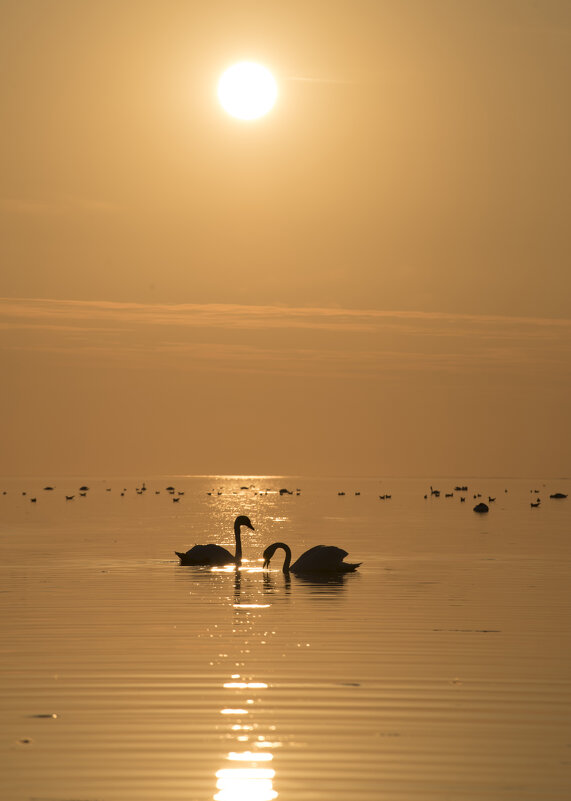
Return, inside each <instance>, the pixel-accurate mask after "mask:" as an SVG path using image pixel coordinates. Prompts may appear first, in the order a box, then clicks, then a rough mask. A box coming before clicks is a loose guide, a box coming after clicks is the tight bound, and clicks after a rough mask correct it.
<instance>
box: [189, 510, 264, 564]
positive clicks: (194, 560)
mask: <svg viewBox="0 0 571 801" xmlns="http://www.w3.org/2000/svg"><path fill="white" fill-rule="evenodd" d="M242 526H246V528H249V529H250V531H254V526H253V525H252V523H251V522H250V518H249V517H246V515H238V517H237V518H236V520H235V521H234V537H235V538H236V555H235V556H232V554H231V553H230V551H228V550H226V548H223V547H222V546H221V545H215V544H214V543H209V544H208V545H195V546H194V548H191V549H190V550H189V551H187V552H186V553H180V552H179V551H175V553H176V555H177V556H178V558H179V559H180V563H181V565H229V564H232V563H234V564H240V561H241V559H242V540H241V538H240V529H241V527H242Z"/></svg>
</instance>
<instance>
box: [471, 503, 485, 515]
mask: <svg viewBox="0 0 571 801" xmlns="http://www.w3.org/2000/svg"><path fill="white" fill-rule="evenodd" d="M474 511H475V512H479V513H480V514H483V513H485V512H488V511H489V508H488V505H487V504H485V503H477V504H476V505H475V506H474Z"/></svg>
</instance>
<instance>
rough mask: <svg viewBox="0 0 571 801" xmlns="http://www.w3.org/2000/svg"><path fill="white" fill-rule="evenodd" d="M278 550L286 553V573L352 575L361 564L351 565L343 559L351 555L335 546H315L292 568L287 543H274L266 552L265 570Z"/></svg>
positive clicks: (284, 569)
mask: <svg viewBox="0 0 571 801" xmlns="http://www.w3.org/2000/svg"><path fill="white" fill-rule="evenodd" d="M278 548H283V550H284V551H285V559H284V565H283V572H284V573H286V574H287V573H289V572H291V573H350V572H351V571H353V570H356V569H357V568H358V567H359V565H360V564H361V562H357V563H356V564H350V563H349V562H344V561H343V559H344V558H345V557H346V556H348V555H349V554H348V553H347V551H344V550H343V549H342V548H336V547H335V545H315V546H314V547H313V548H310V549H309V551H306V552H305V553H303V554H302V555H301V556H300V557H299V559H297V560H296V561H295V562H294V563H293V565H291V567H290V562H291V548H290V547H289V545H286V543H285V542H274V543H272V544H271V545H268V547H267V548H266V550H265V551H264V568H268V567H269V566H270V560H271V558H272V556H273V555H274V554H275V552H276V551H277V549H278Z"/></svg>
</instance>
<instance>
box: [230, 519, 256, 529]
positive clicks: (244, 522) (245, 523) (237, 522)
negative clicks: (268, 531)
mask: <svg viewBox="0 0 571 801" xmlns="http://www.w3.org/2000/svg"><path fill="white" fill-rule="evenodd" d="M234 525H235V526H236V528H241V527H242V526H246V528H249V529H250V531H254V526H253V525H252V523H251V521H250V518H249V517H246V515H240V516H239V517H237V518H236V520H235V522H234Z"/></svg>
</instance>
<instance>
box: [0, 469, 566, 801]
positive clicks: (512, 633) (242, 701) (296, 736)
mask: <svg viewBox="0 0 571 801" xmlns="http://www.w3.org/2000/svg"><path fill="white" fill-rule="evenodd" d="M47 483H52V484H53V485H54V486H55V490H54V491H52V492H48V491H43V490H42V487H43V486H45V485H46V484H47ZM81 483H82V481H78V480H76V479H65V480H64V479H58V480H53V479H52V480H51V482H49V479H38V480H19V481H15V480H14V481H7V480H5V481H3V482H2V480H0V492H2V491H6V494H5V495H1V494H0V521H1V524H0V549H1V554H0V565H1V575H2V582H1V585H0V592H1V594H2V600H3V604H2V615H3V619H2V639H1V641H0V648H1V653H2V659H1V674H0V675H1V685H0V692H1V698H2V709H3V714H2V724H1V764H0V783H1V784H2V785H3V788H2V794H1V797H2V798H3V799H6V801H32V800H33V801H131V799H137V801H175V800H176V801H206V800H207V799H216V801H269V800H270V799H272V798H279V799H281V801H321V800H323V801H325V800H327V801H348V800H349V799H355V800H356V801H373V799H374V800H375V801H377V800H378V801H385V800H386V801H389V800H390V801H420V799H422V801H447V800H448V799H449V800H450V801H463V800H464V799H486V801H495V800H496V799H506V800H507V799H514V801H516V799H517V801H523V799H537V801H568V799H569V798H571V725H570V721H571V716H570V704H569V702H570V700H571V692H570V680H571V670H570V664H571V660H570V656H571V654H570V651H571V647H570V642H571V640H570V637H569V607H570V600H571V589H570V583H569V561H570V558H569V557H570V550H569V540H570V537H571V526H570V519H571V515H570V511H571V506H570V503H571V482H570V481H568V480H562V481H552V480H549V481H542V480H536V481H532V480H517V481H515V480H506V479H502V480H493V479H489V480H487V479H461V480H460V481H459V482H458V481H455V480H451V479H439V480H432V481H428V480H426V481H424V480H420V479H414V480H412V479H411V480H404V479H398V480H373V479H364V480H363V479H335V480H333V479H328V480H316V479H306V478H290V477H288V478H261V479H260V478H244V477H237V478H236V477H234V478H223V477H214V478H213V477H210V478H181V477H174V478H173V477H166V478H154V479H150V478H147V481H146V486H147V490H146V492H145V493H143V494H142V495H138V494H137V493H136V491H135V487H136V486H138V485H140V482H139V483H137V481H136V480H134V479H121V480H120V481H115V480H113V481H107V482H105V481H103V480H101V479H98V480H88V481H86V483H87V484H88V485H89V487H90V489H89V491H88V493H87V496H86V497H80V496H79V494H78V487H79V485H80V484H81ZM430 483H432V484H433V485H434V486H435V487H436V486H437V487H438V488H439V489H441V491H442V495H441V497H440V498H438V499H436V498H430V497H429V498H427V499H425V498H424V495H425V493H427V492H429V484H430ZM455 483H462V484H464V483H465V484H467V485H468V486H469V491H468V492H467V493H457V492H456V493H454V497H452V498H445V497H444V493H445V491H446V492H448V491H450V490H451V489H452V488H453V486H454V484H455ZM169 484H173V485H174V486H175V487H176V489H177V491H180V492H184V495H180V496H177V497H180V501H179V502H177V503H173V500H172V497H171V496H170V495H169V494H168V493H166V492H165V487H166V486H167V485H169ZM242 486H248V487H249V488H248V489H240V487H242ZM281 487H288V488H289V489H291V490H294V491H295V490H296V489H297V488H299V489H300V490H301V494H299V495H297V494H295V492H294V494H293V495H284V496H280V495H279V493H278V492H277V491H278V490H279V489H280V488H281ZM123 488H125V489H126V491H125V495H124V496H123V497H121V495H120V492H121V491H122V490H123ZM506 489H507V492H506V491H505V490H506ZM532 489H539V490H540V492H539V497H541V500H542V503H541V506H540V507H539V508H537V509H535V508H531V507H530V501H531V500H534V499H535V498H536V497H537V495H536V494H535V493H532V492H530V490H532ZM107 490H110V491H107ZM157 490H160V494H155V493H156V491H157ZM266 490H270V491H269V492H268V493H267V494H266V493H265V491H266ZM23 491H27V493H28V494H27V495H25V496H23V495H22V494H21V493H22V492H23ZM341 491H344V492H345V493H346V494H345V495H344V496H339V495H338V494H337V493H338V492H341ZM556 491H562V492H566V493H568V494H569V495H570V497H569V498H567V499H565V500H550V499H549V494H550V493H552V492H556ZM207 492H213V494H212V495H208V494H207ZM219 492H220V493H221V494H218V493H219ZM355 492H360V493H361V494H360V495H355ZM477 492H481V493H482V496H483V497H482V498H481V499H478V500H486V501H487V498H488V496H489V495H491V496H495V497H496V501H495V502H493V503H491V504H490V512H489V514H488V515H485V516H481V515H477V514H475V513H474V512H473V511H472V508H473V506H474V504H475V503H476V500H474V499H473V494H474V493H477ZM261 493H263V494H261ZM386 493H390V494H391V495H392V497H391V498H390V499H385V500H380V499H379V495H380V494H386ZM66 494H68V495H72V494H74V495H75V498H74V499H73V500H71V501H66V500H65V495H66ZM460 495H465V496H466V498H467V500H466V502H465V503H461V502H460V500H459V498H460ZM33 496H35V497H37V502H36V503H31V502H30V497H33ZM237 514H247V515H249V516H250V518H251V519H252V522H253V524H254V526H255V527H256V531H255V532H253V533H252V532H247V531H245V532H244V533H245V536H244V538H243V541H244V556H245V561H244V564H243V567H242V569H241V570H240V571H238V572H236V571H234V570H228V571H227V570H219V571H216V572H212V571H210V570H209V569H208V568H192V567H181V566H180V565H179V564H178V559H176V557H175V556H174V554H173V551H174V549H175V548H176V549H177V550H186V549H187V548H189V547H190V546H191V545H193V544H194V543H196V542H218V543H219V544H222V545H226V547H228V548H229V549H232V548H233V534H232V524H233V520H234V517H235V516H236V515H237ZM276 540H284V541H286V542H288V543H289V544H290V545H291V547H292V551H293V556H294V559H295V558H296V556H297V555H299V554H300V553H301V551H303V550H305V549H306V548H308V547H310V546H312V545H316V544H319V543H324V544H331V545H339V546H341V547H344V548H345V549H346V550H348V551H349V553H350V557H349V559H350V561H362V562H363V564H362V566H361V568H360V569H359V571H358V572H357V573H355V574H352V575H348V576H346V577H344V578H342V579H339V580H329V581H323V582H317V581H314V580H308V579H303V578H299V577H295V576H292V577H291V580H289V581H288V580H286V578H285V576H284V575H283V573H282V572H281V571H280V563H281V552H278V553H277V554H276V556H275V557H274V560H273V561H272V570H271V572H269V573H268V572H264V571H262V569H261V567H262V561H261V554H262V551H263V549H264V547H265V546H266V545H268V544H270V543H271V542H274V541H276Z"/></svg>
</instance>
